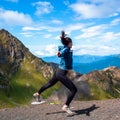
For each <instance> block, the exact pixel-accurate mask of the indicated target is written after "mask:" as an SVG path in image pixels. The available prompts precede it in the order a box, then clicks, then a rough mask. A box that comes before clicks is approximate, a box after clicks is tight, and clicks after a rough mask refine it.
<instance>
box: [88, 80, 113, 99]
mask: <svg viewBox="0 0 120 120" xmlns="http://www.w3.org/2000/svg"><path fill="white" fill-rule="evenodd" d="M89 85H90V88H91V95H90V98H89V99H90V100H105V99H111V98H113V97H112V95H110V93H109V92H107V91H105V90H103V89H102V88H101V87H100V86H99V85H98V84H97V83H96V82H94V83H93V82H89Z"/></svg>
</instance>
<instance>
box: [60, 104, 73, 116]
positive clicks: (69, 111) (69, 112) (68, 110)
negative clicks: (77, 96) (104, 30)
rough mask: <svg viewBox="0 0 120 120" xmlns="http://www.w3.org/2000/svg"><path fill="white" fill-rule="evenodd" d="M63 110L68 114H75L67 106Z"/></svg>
mask: <svg viewBox="0 0 120 120" xmlns="http://www.w3.org/2000/svg"><path fill="white" fill-rule="evenodd" d="M62 110H63V111H65V112H67V113H68V114H73V113H74V112H73V111H72V110H71V109H70V107H68V106H67V105H64V106H63V107H62Z"/></svg>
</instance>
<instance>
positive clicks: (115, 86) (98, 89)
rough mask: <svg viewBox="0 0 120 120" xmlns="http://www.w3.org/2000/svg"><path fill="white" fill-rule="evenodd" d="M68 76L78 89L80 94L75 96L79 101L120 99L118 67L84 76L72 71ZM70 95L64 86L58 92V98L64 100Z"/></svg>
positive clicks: (119, 73)
mask: <svg viewBox="0 0 120 120" xmlns="http://www.w3.org/2000/svg"><path fill="white" fill-rule="evenodd" d="M68 76H69V77H70V78H71V79H72V81H73V82H74V84H75V85H76V87H77V90H78V92H77V94H76V96H75V99H77V100H78V99H80V100H81V99H84V100H93V99H96V100H103V99H110V98H120V69H119V68H118V67H114V66H113V67H108V68H105V69H103V70H95V71H91V72H90V73H88V74H84V75H82V74H79V73H76V72H74V71H70V73H69V75H68ZM63 93H64V94H63ZM68 93H69V91H68V89H66V88H65V87H64V86H62V87H61V88H60V89H59V91H58V92H57V97H58V98H59V99H62V98H64V95H66V96H67V94H68Z"/></svg>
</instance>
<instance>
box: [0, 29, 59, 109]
mask: <svg viewBox="0 0 120 120" xmlns="http://www.w3.org/2000/svg"><path fill="white" fill-rule="evenodd" d="M53 73H54V70H53V68H52V66H50V65H49V64H48V63H46V62H44V61H43V60H42V59H40V58H38V57H36V56H34V55H33V54H32V53H31V52H30V51H29V49H28V48H26V47H25V46H24V45H23V44H22V42H20V40H18V39H17V38H16V37H14V36H13V35H12V34H10V33H9V32H8V31H6V30H5V29H2V30H0V107H1V106H2V105H3V106H6V104H8V105H10V106H14V105H15V104H18V103H19V104H21V103H27V102H28V101H30V100H31V99H32V94H33V93H34V92H36V91H37V90H38V89H39V87H40V86H41V85H43V84H45V83H46V81H47V80H48V79H49V78H51V77H52V75H53ZM54 88H57V87H54ZM54 88H53V89H54ZM51 91H52V90H48V92H46V93H45V94H44V95H43V96H44V97H46V96H48V95H49V94H50V93H51ZM8 98H9V99H8Z"/></svg>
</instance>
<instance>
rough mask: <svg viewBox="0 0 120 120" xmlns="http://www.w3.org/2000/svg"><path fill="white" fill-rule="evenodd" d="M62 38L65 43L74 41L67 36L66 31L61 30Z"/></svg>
mask: <svg viewBox="0 0 120 120" xmlns="http://www.w3.org/2000/svg"><path fill="white" fill-rule="evenodd" d="M60 38H61V42H62V44H63V45H68V44H69V43H70V42H71V43H72V39H71V38H69V37H66V34H65V32H64V31H62V32H61V37H60Z"/></svg>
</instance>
